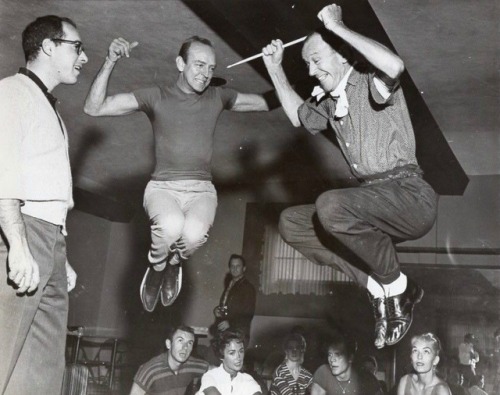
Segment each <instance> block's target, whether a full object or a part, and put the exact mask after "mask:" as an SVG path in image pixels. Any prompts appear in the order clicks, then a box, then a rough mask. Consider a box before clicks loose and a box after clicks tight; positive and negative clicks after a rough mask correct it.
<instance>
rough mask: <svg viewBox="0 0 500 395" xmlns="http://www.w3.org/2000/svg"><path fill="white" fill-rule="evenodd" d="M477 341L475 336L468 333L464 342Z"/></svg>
mask: <svg viewBox="0 0 500 395" xmlns="http://www.w3.org/2000/svg"><path fill="white" fill-rule="evenodd" d="M475 339H476V338H475V336H474V334H473V333H466V334H465V336H464V340H465V341H470V342H471V341H473V340H475Z"/></svg>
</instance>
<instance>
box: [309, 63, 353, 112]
mask: <svg viewBox="0 0 500 395" xmlns="http://www.w3.org/2000/svg"><path fill="white" fill-rule="evenodd" d="M353 69H354V66H351V68H350V69H349V71H348V72H347V73H346V74H345V75H344V77H343V78H342V79H341V80H340V82H339V84H338V85H337V87H336V88H335V90H334V91H332V92H330V96H331V97H332V98H333V99H335V101H336V105H335V118H343V117H345V116H346V115H347V114H348V113H349V102H348V100H347V94H346V92H345V88H346V87H347V80H348V79H349V76H350V75H351V73H352V70H353ZM325 95H326V92H325V90H324V89H323V88H322V87H321V86H319V85H317V86H315V87H314V89H313V91H312V93H311V96H313V97H315V98H316V102H319V101H320V100H321V99H322V98H323V97H324V96H325Z"/></svg>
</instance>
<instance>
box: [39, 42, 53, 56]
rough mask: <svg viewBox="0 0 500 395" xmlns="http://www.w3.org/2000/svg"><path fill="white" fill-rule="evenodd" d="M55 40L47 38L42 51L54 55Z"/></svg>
mask: <svg viewBox="0 0 500 395" xmlns="http://www.w3.org/2000/svg"><path fill="white" fill-rule="evenodd" d="M54 45H55V44H54V41H52V40H51V39H50V38H46V39H44V40H43V41H42V51H43V52H44V53H45V55H47V56H51V55H52V50H53V49H54Z"/></svg>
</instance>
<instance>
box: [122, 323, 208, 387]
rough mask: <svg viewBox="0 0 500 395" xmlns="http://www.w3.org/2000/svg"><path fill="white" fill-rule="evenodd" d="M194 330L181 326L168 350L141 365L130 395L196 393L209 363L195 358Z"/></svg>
mask: <svg viewBox="0 0 500 395" xmlns="http://www.w3.org/2000/svg"><path fill="white" fill-rule="evenodd" d="M194 341H195V336H194V330H193V329H192V328H190V327H189V326H185V325H180V326H177V327H175V328H173V329H172V330H171V331H170V334H169V336H168V338H167V340H165V345H166V347H167V351H166V352H164V353H162V354H160V355H158V356H156V357H154V358H153V359H151V360H149V361H148V362H146V363H145V364H143V365H141V366H140V367H139V370H138V371H137V373H136V375H135V377H134V383H133V385H132V390H131V391H130V395H144V394H154V395H189V394H194V393H195V392H196V389H197V387H198V386H199V384H200V377H201V376H202V375H203V373H205V372H206V371H207V370H208V363H207V362H205V361H203V360H201V359H197V358H194V357H191V352H192V351H193V345H194Z"/></svg>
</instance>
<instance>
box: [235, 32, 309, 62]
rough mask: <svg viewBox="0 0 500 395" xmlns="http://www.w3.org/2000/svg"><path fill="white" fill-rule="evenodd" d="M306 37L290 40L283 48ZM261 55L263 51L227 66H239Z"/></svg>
mask: <svg viewBox="0 0 500 395" xmlns="http://www.w3.org/2000/svg"><path fill="white" fill-rule="evenodd" d="M306 38H307V36H304V37H301V38H298V39H297V40H293V41H290V42H289V43H286V44H284V45H283V48H286V47H289V46H291V45H295V44H298V43H301V42H302V41H304V40H305V39H306ZM260 57H262V52H261V53H258V54H257V55H253V56H250V57H249V58H246V59H243V60H240V61H239V62H236V63H233V64H230V65H229V66H227V68H228V69H230V68H231V67H234V66H238V65H239V64H243V63H247V62H250V61H251V60H254V59H257V58H260Z"/></svg>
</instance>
